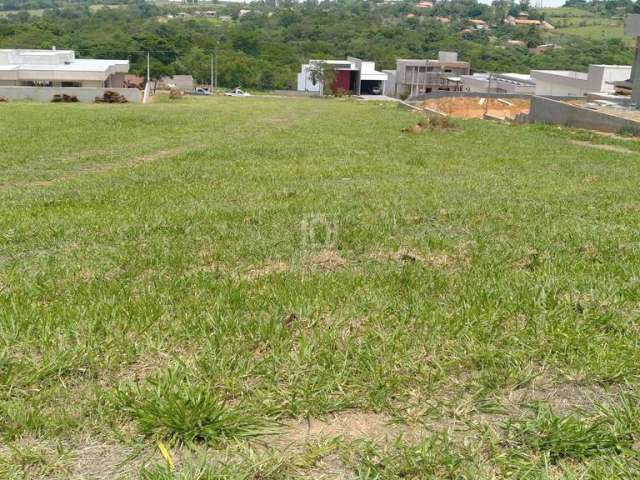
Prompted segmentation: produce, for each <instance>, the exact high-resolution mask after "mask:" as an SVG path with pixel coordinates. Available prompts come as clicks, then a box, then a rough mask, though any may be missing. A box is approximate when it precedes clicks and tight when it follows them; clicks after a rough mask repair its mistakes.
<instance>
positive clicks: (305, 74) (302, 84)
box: [298, 65, 322, 93]
mask: <svg viewBox="0 0 640 480" xmlns="http://www.w3.org/2000/svg"><path fill="white" fill-rule="evenodd" d="M298 91H299V92H312V93H320V92H321V91H322V82H317V83H316V84H315V85H314V84H313V82H312V81H311V67H310V65H302V71H301V72H300V73H298Z"/></svg>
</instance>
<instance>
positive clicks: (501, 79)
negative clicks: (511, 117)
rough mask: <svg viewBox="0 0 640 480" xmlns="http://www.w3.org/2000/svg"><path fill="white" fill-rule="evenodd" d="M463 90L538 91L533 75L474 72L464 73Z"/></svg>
mask: <svg viewBox="0 0 640 480" xmlns="http://www.w3.org/2000/svg"><path fill="white" fill-rule="evenodd" d="M462 90H463V91H464V92H479V93H509V94H521V95H533V94H535V93H536V81H535V80H534V79H533V78H531V75H525V74H520V73H499V74H488V73H474V74H473V75H462Z"/></svg>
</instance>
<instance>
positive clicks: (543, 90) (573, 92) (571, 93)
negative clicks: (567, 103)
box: [536, 78, 588, 98]
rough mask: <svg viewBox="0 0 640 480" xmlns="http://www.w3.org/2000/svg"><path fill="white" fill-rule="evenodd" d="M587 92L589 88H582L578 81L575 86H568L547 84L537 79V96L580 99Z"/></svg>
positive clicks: (554, 83)
mask: <svg viewBox="0 0 640 480" xmlns="http://www.w3.org/2000/svg"><path fill="white" fill-rule="evenodd" d="M587 91H588V89H587V88H582V87H581V86H580V82H579V81H576V84H575V85H567V84H564V83H556V82H547V81H544V80H541V79H539V78H537V79H536V95H544V96H547V97H574V98H579V97H583V96H584V95H585V94H586V93H587Z"/></svg>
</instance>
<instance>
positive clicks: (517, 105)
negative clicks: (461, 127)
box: [422, 97, 530, 119]
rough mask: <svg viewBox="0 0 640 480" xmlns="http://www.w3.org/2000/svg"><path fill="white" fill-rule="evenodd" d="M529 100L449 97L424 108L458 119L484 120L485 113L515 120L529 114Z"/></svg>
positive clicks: (426, 104)
mask: <svg viewBox="0 0 640 480" xmlns="http://www.w3.org/2000/svg"><path fill="white" fill-rule="evenodd" d="M529 104H530V102H529V100H524V99H514V98H509V99H498V98H484V97H482V98H477V97H475V98H471V97H449V98H434V99H429V100H426V101H424V102H423V103H422V106H424V107H427V108H429V109H431V110H436V111H438V112H441V113H444V114H447V115H450V116H452V117H458V118H483V117H484V115H485V113H486V114H488V115H491V116H492V117H496V118H502V119H513V118H515V117H516V116H517V115H518V114H520V113H529Z"/></svg>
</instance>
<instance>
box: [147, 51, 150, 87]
mask: <svg viewBox="0 0 640 480" xmlns="http://www.w3.org/2000/svg"><path fill="white" fill-rule="evenodd" d="M147 82H148V83H151V61H150V55H149V52H148V51H147Z"/></svg>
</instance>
